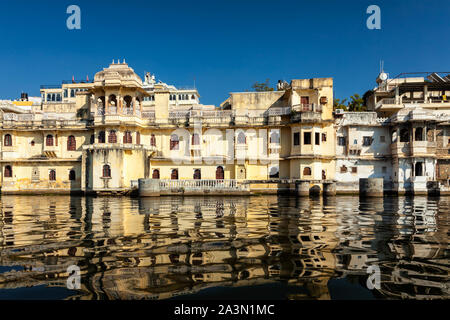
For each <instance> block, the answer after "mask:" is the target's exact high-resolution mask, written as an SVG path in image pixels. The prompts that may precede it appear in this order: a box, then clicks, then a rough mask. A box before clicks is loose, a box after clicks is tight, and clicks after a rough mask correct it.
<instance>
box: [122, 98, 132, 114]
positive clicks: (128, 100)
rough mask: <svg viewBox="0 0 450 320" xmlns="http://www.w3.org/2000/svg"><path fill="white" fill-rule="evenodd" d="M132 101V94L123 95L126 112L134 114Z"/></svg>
mask: <svg viewBox="0 0 450 320" xmlns="http://www.w3.org/2000/svg"><path fill="white" fill-rule="evenodd" d="M132 101H133V98H131V96H125V97H123V102H124V108H125V114H132V113H133V108H132V105H131V102H132Z"/></svg>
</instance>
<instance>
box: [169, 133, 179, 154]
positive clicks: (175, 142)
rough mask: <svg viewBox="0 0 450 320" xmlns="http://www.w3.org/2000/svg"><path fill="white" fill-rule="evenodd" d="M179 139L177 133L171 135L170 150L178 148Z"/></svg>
mask: <svg viewBox="0 0 450 320" xmlns="http://www.w3.org/2000/svg"><path fill="white" fill-rule="evenodd" d="M178 148H179V140H178V136H177V135H176V134H173V135H171V136H170V150H178Z"/></svg>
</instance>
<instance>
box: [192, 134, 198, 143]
mask: <svg viewBox="0 0 450 320" xmlns="http://www.w3.org/2000/svg"><path fill="white" fill-rule="evenodd" d="M199 144H200V136H199V135H198V133H194V134H193V135H192V145H199Z"/></svg>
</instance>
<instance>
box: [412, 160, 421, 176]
mask: <svg viewBox="0 0 450 320" xmlns="http://www.w3.org/2000/svg"><path fill="white" fill-rule="evenodd" d="M414 174H415V176H416V177H421V176H423V164H422V162H417V163H416V168H415V171H414Z"/></svg>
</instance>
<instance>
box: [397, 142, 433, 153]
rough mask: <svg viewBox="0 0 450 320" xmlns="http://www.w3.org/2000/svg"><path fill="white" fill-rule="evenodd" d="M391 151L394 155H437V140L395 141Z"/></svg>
mask: <svg viewBox="0 0 450 320" xmlns="http://www.w3.org/2000/svg"><path fill="white" fill-rule="evenodd" d="M391 153H392V155H393V156H422V155H435V154H436V142H429V141H413V142H394V143H393V144H391Z"/></svg>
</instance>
